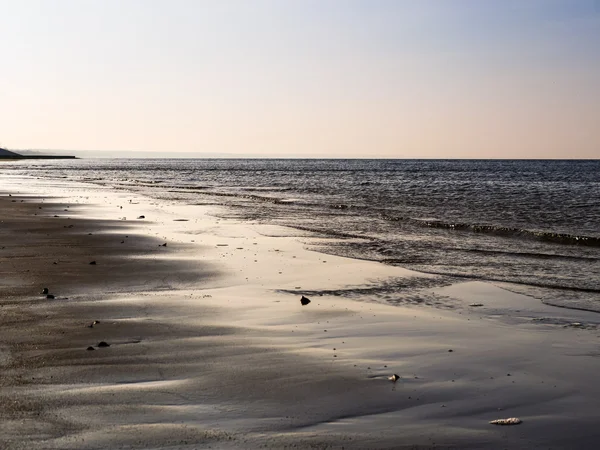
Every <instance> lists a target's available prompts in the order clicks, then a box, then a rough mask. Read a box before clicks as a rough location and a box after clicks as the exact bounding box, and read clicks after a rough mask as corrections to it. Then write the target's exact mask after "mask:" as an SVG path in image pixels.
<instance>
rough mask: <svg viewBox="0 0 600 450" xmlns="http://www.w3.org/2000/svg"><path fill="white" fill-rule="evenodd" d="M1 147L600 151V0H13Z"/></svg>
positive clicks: (4, 11)
mask: <svg viewBox="0 0 600 450" xmlns="http://www.w3.org/2000/svg"><path fill="white" fill-rule="evenodd" d="M0 61H1V65H0V146H3V147H6V148H10V149H16V150H18V149H54V150H64V151H71V152H72V153H73V152H76V151H79V150H88V151H89V150H93V151H99V150H102V151H111V152H112V154H117V155H118V154H123V155H125V154H128V155H131V153H126V152H139V153H137V154H139V155H146V154H150V153H148V152H161V154H162V155H178V156H182V155H183V156H187V155H189V156H202V155H220V154H231V155H236V156H248V157H251V156H278V157H335V158H346V157H347V158H356V157H387V158H600V0H214V1H209V0H0Z"/></svg>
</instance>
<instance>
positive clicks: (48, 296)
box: [46, 294, 54, 300]
mask: <svg viewBox="0 0 600 450" xmlns="http://www.w3.org/2000/svg"><path fill="white" fill-rule="evenodd" d="M46 298H47V299H48V300H53V299H54V295H52V294H48V295H46Z"/></svg>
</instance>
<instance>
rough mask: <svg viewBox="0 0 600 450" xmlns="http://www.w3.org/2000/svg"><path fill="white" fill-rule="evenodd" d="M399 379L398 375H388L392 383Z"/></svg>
mask: <svg viewBox="0 0 600 450" xmlns="http://www.w3.org/2000/svg"><path fill="white" fill-rule="evenodd" d="M399 379H400V375H397V374H394V375H392V376H391V377H388V380H390V381H393V382H394V383H395V382H396V381H398V380H399Z"/></svg>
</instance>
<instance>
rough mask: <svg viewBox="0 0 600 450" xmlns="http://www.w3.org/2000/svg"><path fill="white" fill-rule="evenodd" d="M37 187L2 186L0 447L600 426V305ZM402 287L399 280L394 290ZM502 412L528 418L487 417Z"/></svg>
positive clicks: (599, 434)
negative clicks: (498, 422)
mask: <svg viewBox="0 0 600 450" xmlns="http://www.w3.org/2000/svg"><path fill="white" fill-rule="evenodd" d="M43 183H44V182H43V181H39V182H38V185H37V189H38V190H37V191H36V185H34V184H32V183H28V184H25V183H23V184H18V183H15V182H13V183H2V184H0V190H4V191H5V192H4V193H0V217H1V219H0V220H2V222H1V223H0V225H1V227H0V264H1V265H0V272H1V282H0V326H1V330H2V331H1V332H2V338H1V341H0V371H1V373H2V381H1V382H0V409H1V411H2V412H1V413H0V414H1V421H0V443H1V445H0V447H2V448H8V449H21V448H22V449H62V448H70V449H80V448H81V449H101V448H181V449H192V448H219V449H221V448H223V449H227V448H236V449H237V448H356V449H368V448H374V449H375V448H432V447H433V448H595V446H596V443H597V440H598V438H600V430H598V429H597V426H596V424H597V423H598V421H599V420H600V411H599V410H598V409H597V404H598V401H600V387H598V383H597V381H596V378H597V374H598V373H599V369H600V359H599V358H600V352H599V351H598V334H599V333H598V328H597V327H598V324H599V323H600V320H599V318H598V317H597V316H598V315H596V314H592V313H586V312H581V311H568V310H564V309H561V308H554V307H549V306H546V305H543V304H541V302H539V301H537V300H535V299H532V298H529V297H525V296H523V295H520V294H515V293H512V292H509V291H507V290H506V289H504V288H503V286H495V285H491V284H488V283H479V282H467V283H465V282H453V283H450V284H447V285H442V284H440V283H436V282H435V281H436V280H435V279H433V278H435V277H429V276H426V275H423V274H418V273H414V272H410V271H407V270H403V269H401V268H397V267H390V266H385V265H381V264H378V263H373V262H366V261H357V260H352V259H347V258H340V257H334V256H330V255H323V254H320V253H316V252H312V251H308V250H306V246H307V244H308V243H310V242H312V241H314V239H316V237H315V236H310V235H306V234H303V233H302V232H298V231H295V230H290V229H285V228H281V227H268V226H264V225H259V224H254V223H241V222H236V221H232V220H229V221H226V220H219V219H216V218H214V217H213V216H211V215H209V214H207V212H208V211H207V210H206V209H205V208H202V207H197V206H196V207H192V206H181V205H174V204H167V203H164V202H163V203H160V202H155V201H153V200H150V199H146V198H143V197H138V198H134V197H133V196H129V197H128V194H125V193H111V192H105V191H94V189H93V188H92V187H90V188H89V192H87V191H86V190H85V189H86V188H85V187H81V186H79V187H77V188H72V189H70V190H68V194H66V195H65V197H64V198H52V197H49V196H47V197H45V198H41V197H31V196H29V195H27V196H23V195H22V192H24V191H27V192H29V193H31V194H33V193H35V192H42V190H41V187H42V186H43ZM64 187H65V188H66V187H67V184H66V183H65V184H64ZM62 188H63V185H62V184H61V182H56V183H54V184H53V185H52V186H44V192H50V193H51V194H54V195H56V194H57V193H58V192H60V191H61V189H62ZM9 193H12V195H13V196H12V197H8V194H9ZM21 200H23V202H21ZM130 200H133V201H131V202H130ZM40 207H41V209H40ZM65 210H67V211H65ZM141 214H143V215H144V216H145V217H144V219H135V218H136V217H139V216H140V215H141ZM124 215H127V217H129V220H119V219H120V218H122V217H121V216H124ZM55 216H58V217H55ZM182 219H185V220H182ZM90 233H91V234H90ZM165 243H166V244H167V246H163V244H165ZM91 261H96V264H95V265H90V264H89V263H90V262H91ZM55 263H56V264H55ZM394 283H396V284H399V283H404V284H403V285H406V286H407V288H406V289H405V290H406V292H405V293H403V292H402V291H399V292H398V291H394V290H390V291H385V292H384V293H383V294H382V291H381V286H385V285H390V284H392V285H393V284H394ZM410 286H416V288H414V289H410V288H409V287H410ZM44 287H48V288H49V290H50V293H51V294H53V295H55V298H54V299H47V298H46V296H45V295H41V294H40V292H41V290H42V288H44ZM302 293H306V295H307V296H308V297H309V298H310V299H311V303H310V304H309V305H307V306H302V305H301V303H300V301H299V300H300V295H301V294H302ZM390 296H392V297H394V298H393V300H394V303H395V304H396V305H397V306H391V305H389V304H385V303H382V302H381V301H382V300H383V299H385V300H390V298H389V297H390ZM384 297H385V298H384ZM415 298H418V299H424V300H423V301H414V299H415ZM479 303H481V305H482V306H476V307H475V306H469V305H472V304H479ZM94 321H98V322H99V323H96V324H95V325H93V327H89V325H90V324H92V323H93V322H94ZM102 341H104V342H106V343H108V344H109V345H110V346H109V347H105V348H103V347H98V344H99V343H100V342H102ZM89 346H92V347H93V348H94V350H87V348H88V347H89ZM393 374H398V375H400V379H399V380H398V381H396V382H395V383H394V382H391V381H390V380H388V377H389V376H390V375H393ZM508 417H519V418H520V419H521V420H522V421H523V423H522V424H520V425H515V426H507V427H499V426H494V425H490V424H489V423H488V422H489V421H491V420H494V419H500V418H508Z"/></svg>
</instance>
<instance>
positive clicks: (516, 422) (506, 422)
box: [490, 417, 523, 425]
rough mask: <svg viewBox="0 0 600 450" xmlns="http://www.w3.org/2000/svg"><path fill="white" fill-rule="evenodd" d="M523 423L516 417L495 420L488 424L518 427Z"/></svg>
mask: <svg viewBox="0 0 600 450" xmlns="http://www.w3.org/2000/svg"><path fill="white" fill-rule="evenodd" d="M522 422H523V421H522V420H521V419H519V418H518V417H510V418H508V419H497V420H492V421H491V422H490V424H492V425H519V424H520V423H522Z"/></svg>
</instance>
